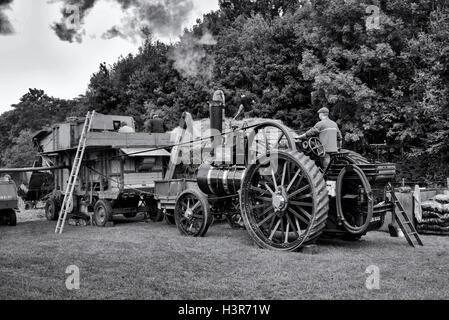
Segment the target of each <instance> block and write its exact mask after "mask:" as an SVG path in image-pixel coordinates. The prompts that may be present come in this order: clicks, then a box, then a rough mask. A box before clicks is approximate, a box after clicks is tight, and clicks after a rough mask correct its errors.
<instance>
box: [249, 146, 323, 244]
mask: <svg viewBox="0 0 449 320" xmlns="http://www.w3.org/2000/svg"><path fill="white" fill-rule="evenodd" d="M273 159H277V160H275V161H273ZM270 160H271V161H270ZM268 171H271V174H269V175H267V174H266V172H268ZM240 203H241V210H242V216H243V219H244V222H245V226H246V229H247V230H248V232H249V234H250V236H251V237H252V238H253V240H254V241H255V242H256V243H257V244H258V245H259V246H260V247H262V248H268V249H274V250H279V251H296V250H298V249H300V248H301V247H302V246H304V245H306V244H309V243H312V242H313V241H315V240H316V239H317V238H318V237H319V236H320V235H321V233H322V232H323V229H324V227H325V224H326V219H327V216H328V210H329V199H328V195H327V191H326V184H325V181H324V178H323V176H322V174H321V172H320V170H319V169H318V167H317V166H316V165H315V163H314V162H313V161H312V160H311V159H310V158H309V157H307V156H305V155H304V154H303V153H300V152H297V151H277V152H275V153H272V154H270V156H269V157H262V158H260V159H259V160H258V161H257V163H256V164H253V165H251V166H249V168H248V171H247V174H246V175H245V178H244V181H243V185H242V191H241V201H240Z"/></svg>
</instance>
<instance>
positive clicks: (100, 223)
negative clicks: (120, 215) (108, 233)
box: [93, 200, 112, 227]
mask: <svg viewBox="0 0 449 320" xmlns="http://www.w3.org/2000/svg"><path fill="white" fill-rule="evenodd" d="M111 219H112V206H111V203H110V202H109V201H106V200H98V201H97V203H95V206H94V215H93V222H94V224H95V225H96V226H97V227H105V226H106V224H107V223H108V222H109V221H110V220H111Z"/></svg>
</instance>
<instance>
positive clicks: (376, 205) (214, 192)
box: [156, 112, 395, 251]
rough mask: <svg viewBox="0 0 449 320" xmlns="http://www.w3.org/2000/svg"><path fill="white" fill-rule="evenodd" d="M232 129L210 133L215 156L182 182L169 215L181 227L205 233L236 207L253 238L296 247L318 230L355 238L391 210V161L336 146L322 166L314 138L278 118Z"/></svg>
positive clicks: (231, 216)
mask: <svg viewBox="0 0 449 320" xmlns="http://www.w3.org/2000/svg"><path fill="white" fill-rule="evenodd" d="M217 117H218V119H217ZM234 119H235V118H234ZM221 120H222V119H221V112H216V113H211V127H212V129H215V130H217V131H218V132H222V128H221V123H222V121H221ZM217 124H218V125H217ZM233 129H234V130H233V132H232V134H230V135H226V134H223V135H222V136H224V141H225V142H222V141H221V140H222V139H221V136H219V135H217V136H216V137H215V138H213V139H217V140H219V142H218V143H217V142H216V141H215V142H214V143H215V146H216V147H215V148H213V150H214V151H213V154H214V158H213V160H211V161H207V162H206V163H203V164H202V165H200V166H199V168H197V169H196V179H195V180H188V181H184V182H183V183H184V184H185V185H184V186H183V187H182V189H183V191H182V192H179V195H178V196H177V198H176V204H175V206H174V216H173V217H174V220H175V222H176V225H177V227H178V229H179V230H180V231H181V233H183V234H185V235H189V236H204V235H205V234H206V232H207V230H208V228H209V226H210V225H211V224H212V220H213V218H212V216H213V215H214V214H216V213H226V214H227V216H228V219H230V220H231V221H235V222H237V220H238V219H239V218H240V215H241V218H242V220H243V223H244V226H245V228H246V230H247V231H248V232H249V234H250V236H251V238H252V239H253V240H254V241H255V243H257V245H259V246H260V247H262V248H269V249H274V250H281V251H295V250H298V249H300V248H301V247H303V246H304V245H307V244H310V243H313V242H314V241H316V240H317V239H318V238H319V237H321V236H323V235H327V236H334V237H341V238H345V239H348V240H358V239H360V238H361V237H362V236H363V235H365V234H366V233H367V232H368V231H371V230H376V229H379V228H380V227H381V226H382V224H383V222H384V217H385V214H386V213H387V212H388V211H392V210H393V204H392V203H391V202H390V201H389V200H388V199H387V197H386V186H387V184H388V182H390V181H391V180H393V179H394V177H395V166H394V165H392V164H370V163H369V162H368V161H367V160H366V159H365V158H363V157H362V156H361V155H359V154H357V153H354V152H352V151H347V150H341V151H340V152H339V153H337V154H333V155H331V157H332V160H331V164H330V165H329V166H328V168H322V167H321V161H320V159H321V157H322V156H323V155H324V148H323V146H322V145H321V143H320V141H319V140H318V139H317V138H312V139H308V140H307V141H300V140H299V139H298V138H297V137H298V135H297V134H295V133H294V132H293V131H292V130H290V129H289V128H287V127H285V126H284V125H282V124H280V123H278V122H275V121H267V122H264V123H259V124H256V125H252V126H247V125H243V127H240V128H238V127H234V128H233ZM217 146H218V147H217ZM230 151H232V152H230ZM200 152H201V151H200ZM221 154H227V155H229V154H230V155H231V156H230V157H228V158H227V159H225V158H226V157H220V156H219V155H221ZM192 170H193V169H192ZM162 183H164V182H162ZM165 183H167V181H165ZM169 183H170V182H169ZM158 186H159V188H160V186H161V184H158V183H156V193H158ZM166 188H167V187H166Z"/></svg>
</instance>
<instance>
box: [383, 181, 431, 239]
mask: <svg viewBox="0 0 449 320" xmlns="http://www.w3.org/2000/svg"><path fill="white" fill-rule="evenodd" d="M388 188H389V190H390V191H391V200H392V201H393V203H394V208H393V215H394V218H395V220H396V222H397V223H398V225H399V227H400V228H401V230H402V232H403V233H404V236H405V239H407V242H408V244H409V245H410V246H412V247H416V246H424V244H423V242H422V240H421V238H420V237H419V234H418V232H417V231H416V228H415V226H414V225H413V222H412V221H410V219H409V217H408V215H407V213H406V212H405V210H404V207H403V206H402V204H401V202H399V200H398V198H397V197H396V194H395V193H394V188H393V187H392V185H391V184H388ZM398 212H399V214H398ZM413 240H415V242H416V243H415V242H414V241H413Z"/></svg>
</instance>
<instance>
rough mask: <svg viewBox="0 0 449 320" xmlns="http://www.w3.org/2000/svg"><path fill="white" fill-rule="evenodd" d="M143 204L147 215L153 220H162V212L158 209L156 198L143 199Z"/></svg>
mask: <svg viewBox="0 0 449 320" xmlns="http://www.w3.org/2000/svg"><path fill="white" fill-rule="evenodd" d="M144 203H145V206H146V207H148V212H147V213H146V215H147V217H148V218H149V219H150V220H151V221H153V222H161V221H162V220H164V213H163V212H162V210H159V208H158V206H157V204H158V203H157V200H156V199H154V197H150V198H147V199H145V201H144Z"/></svg>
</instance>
